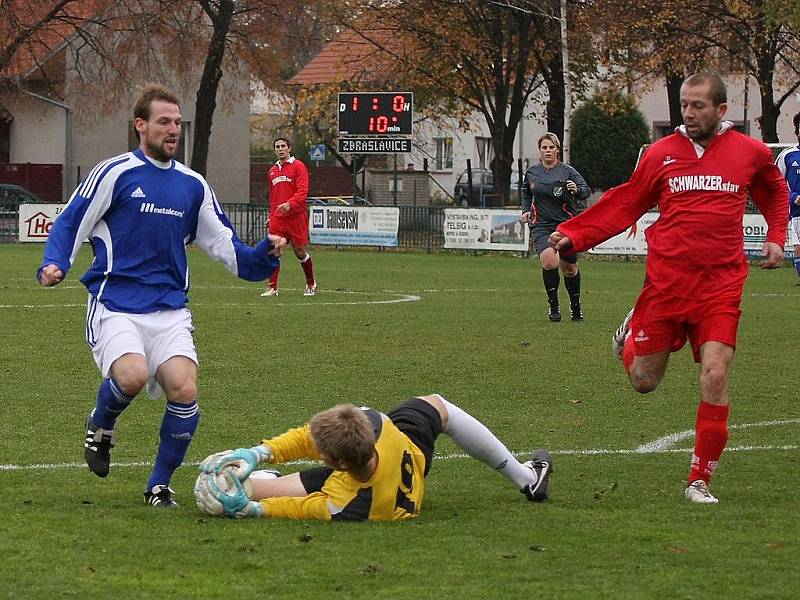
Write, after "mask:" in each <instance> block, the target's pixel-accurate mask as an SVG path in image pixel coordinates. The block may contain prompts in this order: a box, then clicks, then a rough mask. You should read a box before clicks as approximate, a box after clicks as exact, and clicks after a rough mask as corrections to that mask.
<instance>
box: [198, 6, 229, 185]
mask: <svg viewBox="0 0 800 600" xmlns="http://www.w3.org/2000/svg"><path fill="white" fill-rule="evenodd" d="M233 3H234V0H220V1H219V8H218V10H217V12H216V13H214V12H213V10H212V9H211V7H210V5H209V4H208V3H205V2H203V3H202V5H203V10H204V11H206V14H207V15H208V16H209V18H210V19H211V22H212V24H213V27H214V29H213V32H212V34H211V42H210V43H209V45H208V52H207V53H206V62H205V65H204V66H203V76H202V77H201V78H200V86H199V87H198V88H197V101H196V102H195V114H194V143H193V144H192V162H191V167H192V170H194V171H197V172H198V173H200V174H201V175H203V176H204V177H205V175H206V171H207V163H208V143H209V140H210V138H211V123H212V121H213V118H214V110H215V109H216V108H217V90H218V89H219V82H220V79H222V59H223V57H224V56H225V38H226V36H227V35H228V30H229V29H230V25H231V19H232V18H233Z"/></svg>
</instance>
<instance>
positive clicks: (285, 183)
mask: <svg viewBox="0 0 800 600" xmlns="http://www.w3.org/2000/svg"><path fill="white" fill-rule="evenodd" d="M267 182H268V183H269V218H270V219H272V218H274V217H275V216H278V217H279V218H282V217H288V216H291V215H299V214H302V215H305V214H306V207H307V204H306V196H308V170H307V169H306V166H305V165H304V164H303V163H302V162H301V161H299V160H298V159H296V158H295V157H294V156H290V157H289V158H288V159H287V160H286V161H285V162H284V163H283V164H281V163H280V162H277V163H275V164H274V165H272V167H271V168H270V170H269V173H268V174H267ZM284 202H288V203H289V204H290V205H291V208H290V210H289V212H288V213H283V214H277V213H275V209H276V208H277V207H278V205H280V204H283V203H284Z"/></svg>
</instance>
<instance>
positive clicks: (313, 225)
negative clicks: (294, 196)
mask: <svg viewBox="0 0 800 600" xmlns="http://www.w3.org/2000/svg"><path fill="white" fill-rule="evenodd" d="M399 225H400V209H399V208H397V207H396V206H385V207H384V206H312V207H311V209H310V211H309V214H308V229H309V233H310V236H311V243H312V244H335V245H337V246H386V247H393V246H397V245H398V240H397V230H398V227H399Z"/></svg>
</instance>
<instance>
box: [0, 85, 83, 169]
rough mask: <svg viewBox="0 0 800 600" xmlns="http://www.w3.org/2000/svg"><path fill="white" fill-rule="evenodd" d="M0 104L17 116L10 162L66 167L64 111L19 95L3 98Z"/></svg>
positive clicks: (13, 122)
mask: <svg viewBox="0 0 800 600" xmlns="http://www.w3.org/2000/svg"><path fill="white" fill-rule="evenodd" d="M0 103H2V104H3V105H4V106H5V107H6V108H7V109H8V110H9V112H10V113H11V114H12V115H13V116H14V120H13V121H12V122H11V128H10V136H9V137H10V139H9V142H10V148H9V161H10V162H12V163H40V164H41V163H56V164H64V153H65V145H64V140H65V136H66V123H67V119H66V114H65V111H64V109H62V108H59V107H58V106H55V105H53V104H49V103H47V102H45V101H43V100H40V99H38V98H34V97H33V96H28V95H21V94H16V93H15V94H10V93H3V94H0Z"/></svg>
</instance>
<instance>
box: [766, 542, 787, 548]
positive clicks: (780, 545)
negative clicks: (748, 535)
mask: <svg viewBox="0 0 800 600" xmlns="http://www.w3.org/2000/svg"><path fill="white" fill-rule="evenodd" d="M783 547H784V543H783V542H770V543H769V544H767V548H770V549H772V550H775V549H777V548H783Z"/></svg>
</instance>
